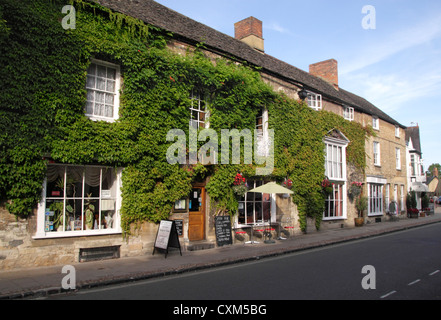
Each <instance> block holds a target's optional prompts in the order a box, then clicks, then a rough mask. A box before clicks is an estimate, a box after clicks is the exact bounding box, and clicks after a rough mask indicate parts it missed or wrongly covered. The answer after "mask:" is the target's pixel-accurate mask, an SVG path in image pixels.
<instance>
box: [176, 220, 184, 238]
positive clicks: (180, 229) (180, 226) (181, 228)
mask: <svg viewBox="0 0 441 320" xmlns="http://www.w3.org/2000/svg"><path fill="white" fill-rule="evenodd" d="M174 222H175V224H176V231H177V232H178V236H180V237H182V235H183V234H184V233H183V231H184V220H174Z"/></svg>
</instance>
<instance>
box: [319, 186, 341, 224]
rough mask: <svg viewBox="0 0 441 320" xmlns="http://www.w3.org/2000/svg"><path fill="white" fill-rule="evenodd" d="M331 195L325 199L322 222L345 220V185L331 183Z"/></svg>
mask: <svg viewBox="0 0 441 320" xmlns="http://www.w3.org/2000/svg"><path fill="white" fill-rule="evenodd" d="M332 189H333V191H332V194H330V195H329V196H328V198H326V199H325V212H324V213H323V220H336V219H346V183H344V182H333V183H332Z"/></svg>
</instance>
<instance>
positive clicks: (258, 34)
mask: <svg viewBox="0 0 441 320" xmlns="http://www.w3.org/2000/svg"><path fill="white" fill-rule="evenodd" d="M234 33H235V38H236V39H238V40H241V41H243V42H245V43H246V44H247V45H249V46H250V47H252V48H253V49H256V50H258V51H260V52H264V51H265V50H264V45H263V33H262V21H260V20H259V19H256V18H254V17H249V18H246V19H244V20H242V21H239V22H236V23H235V24H234Z"/></svg>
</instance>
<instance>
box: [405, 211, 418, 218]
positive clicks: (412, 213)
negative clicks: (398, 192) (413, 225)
mask: <svg viewBox="0 0 441 320" xmlns="http://www.w3.org/2000/svg"><path fill="white" fill-rule="evenodd" d="M407 216H408V217H409V218H410V219H418V217H419V216H420V215H419V213H418V212H407Z"/></svg>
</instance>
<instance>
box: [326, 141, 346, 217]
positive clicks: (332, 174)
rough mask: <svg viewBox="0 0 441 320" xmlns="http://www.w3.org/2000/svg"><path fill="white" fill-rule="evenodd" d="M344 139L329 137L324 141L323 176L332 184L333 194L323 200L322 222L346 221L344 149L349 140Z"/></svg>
mask: <svg viewBox="0 0 441 320" xmlns="http://www.w3.org/2000/svg"><path fill="white" fill-rule="evenodd" d="M344 139H346V140H340V139H336V138H331V137H326V138H325V139H324V143H325V175H326V176H327V177H328V179H329V181H330V182H331V183H332V184H333V186H332V188H333V192H332V194H331V195H329V196H328V198H327V199H325V211H324V212H323V220H338V219H340V220H344V219H347V173H346V148H347V146H348V144H349V140H347V138H346V137H344ZM331 209H332V210H331ZM337 212H338V215H336V213H337Z"/></svg>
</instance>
